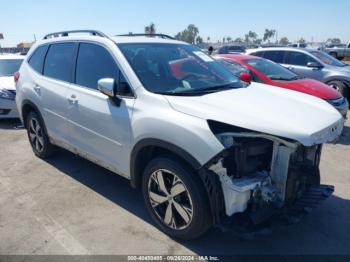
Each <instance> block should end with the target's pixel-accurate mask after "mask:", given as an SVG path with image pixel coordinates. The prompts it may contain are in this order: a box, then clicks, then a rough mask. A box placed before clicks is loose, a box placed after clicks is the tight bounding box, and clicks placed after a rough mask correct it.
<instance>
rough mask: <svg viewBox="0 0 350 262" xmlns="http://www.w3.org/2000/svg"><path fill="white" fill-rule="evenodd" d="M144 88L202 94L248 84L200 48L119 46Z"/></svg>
mask: <svg viewBox="0 0 350 262" xmlns="http://www.w3.org/2000/svg"><path fill="white" fill-rule="evenodd" d="M118 46H119V47H120V49H121V51H122V53H123V54H124V56H125V57H126V59H127V60H128V62H129V63H130V65H131V67H132V68H133V70H134V71H135V73H136V75H137V76H138V78H139V79H140V81H141V82H142V84H143V85H144V87H145V88H146V89H147V90H148V91H150V92H153V93H160V94H172V95H180V94H199V93H207V92H208V93H209V92H215V91H219V90H223V89H229V88H239V87H243V86H244V84H243V83H242V82H241V81H240V80H238V78H237V77H235V76H234V75H232V74H231V73H230V72H229V71H228V70H227V69H226V68H225V67H223V66H222V65H220V64H219V63H217V62H216V61H214V60H213V59H212V58H211V57H210V56H208V55H206V54H204V53H203V52H202V51H200V50H199V49H198V48H196V47H193V46H191V45H184V44H161V43H160V44H158V43H140V44H135V43H132V44H119V45H118Z"/></svg>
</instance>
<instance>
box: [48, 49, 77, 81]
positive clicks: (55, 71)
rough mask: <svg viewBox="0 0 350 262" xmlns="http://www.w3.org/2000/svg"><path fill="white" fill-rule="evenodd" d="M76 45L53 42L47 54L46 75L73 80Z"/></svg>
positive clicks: (63, 79)
mask: <svg viewBox="0 0 350 262" xmlns="http://www.w3.org/2000/svg"><path fill="white" fill-rule="evenodd" d="M74 47H75V43H58V44H52V45H51V46H50V48H49V51H48V53H47V55H46V59H45V65H44V75H45V76H48V77H52V78H55V79H58V80H62V81H65V82H71V80H72V66H73V58H74Z"/></svg>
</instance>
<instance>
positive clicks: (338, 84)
mask: <svg viewBox="0 0 350 262" xmlns="http://www.w3.org/2000/svg"><path fill="white" fill-rule="evenodd" d="M327 84H328V85H329V86H331V87H333V88H334V89H335V90H337V91H338V92H339V93H341V94H342V95H343V96H344V97H345V98H348V95H349V90H348V88H347V86H346V85H345V84H344V83H343V82H342V81H337V80H335V81H330V82H328V83H327Z"/></svg>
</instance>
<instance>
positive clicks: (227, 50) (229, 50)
mask: <svg viewBox="0 0 350 262" xmlns="http://www.w3.org/2000/svg"><path fill="white" fill-rule="evenodd" d="M245 51H246V48H245V46H243V45H225V46H223V47H220V48H219V50H218V52H217V53H218V54H237V53H245Z"/></svg>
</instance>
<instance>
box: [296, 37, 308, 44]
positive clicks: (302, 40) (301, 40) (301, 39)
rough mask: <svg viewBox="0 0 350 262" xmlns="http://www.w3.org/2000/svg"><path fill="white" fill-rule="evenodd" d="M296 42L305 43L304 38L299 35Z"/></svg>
mask: <svg viewBox="0 0 350 262" xmlns="http://www.w3.org/2000/svg"><path fill="white" fill-rule="evenodd" d="M298 43H300V44H305V43H306V40H305V39H304V38H302V37H300V39H299V41H298Z"/></svg>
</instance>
